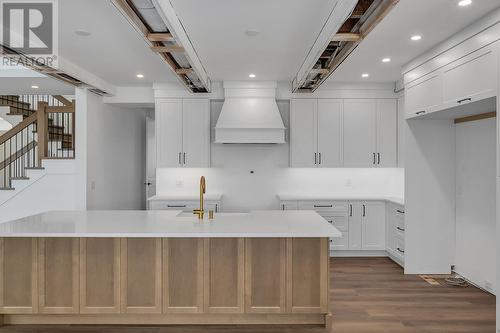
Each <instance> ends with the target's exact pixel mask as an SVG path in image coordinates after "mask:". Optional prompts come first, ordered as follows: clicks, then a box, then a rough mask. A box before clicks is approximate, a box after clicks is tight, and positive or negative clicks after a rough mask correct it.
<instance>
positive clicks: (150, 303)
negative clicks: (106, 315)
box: [120, 238, 162, 313]
mask: <svg viewBox="0 0 500 333" xmlns="http://www.w3.org/2000/svg"><path fill="white" fill-rule="evenodd" d="M161 256H162V254H161V239H160V238H122V239H121V249H120V257H121V265H120V269H121V280H120V286H121V295H120V301H121V312H122V313H161V292H162V288H161V283H162V281H161V274H162V273H161Z"/></svg>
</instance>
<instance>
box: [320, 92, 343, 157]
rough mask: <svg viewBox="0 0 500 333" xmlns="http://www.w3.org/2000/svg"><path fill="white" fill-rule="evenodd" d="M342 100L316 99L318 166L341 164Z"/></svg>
mask: <svg viewBox="0 0 500 333" xmlns="http://www.w3.org/2000/svg"><path fill="white" fill-rule="evenodd" d="M342 110H343V102H342V100H334V99H332V100H318V120H317V123H318V124H317V128H318V166H319V167H339V166H342V164H343V152H342V150H343V127H344V126H343V119H342V115H343V111H342Z"/></svg>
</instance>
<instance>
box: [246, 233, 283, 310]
mask: <svg viewBox="0 0 500 333" xmlns="http://www.w3.org/2000/svg"><path fill="white" fill-rule="evenodd" d="M245 274H246V278H245V303H246V305H245V308H246V312H248V313H279V312H284V311H285V304H286V303H285V300H286V289H285V287H286V284H285V281H286V276H285V275H286V238H247V239H245Z"/></svg>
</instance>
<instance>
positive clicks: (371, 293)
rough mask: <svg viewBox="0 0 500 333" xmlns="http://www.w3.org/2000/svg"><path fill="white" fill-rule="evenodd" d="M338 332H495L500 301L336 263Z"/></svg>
mask: <svg viewBox="0 0 500 333" xmlns="http://www.w3.org/2000/svg"><path fill="white" fill-rule="evenodd" d="M330 270H331V275H330V279H331V291H330V303H331V307H330V309H331V311H332V313H333V328H332V332H335V333H455V332H456V333H494V332H495V297H494V296H492V295H490V294H488V293H485V292H483V291H481V290H479V289H477V288H474V287H468V288H454V287H449V286H446V285H444V284H443V283H442V281H440V280H438V281H440V282H441V284H440V285H438V286H432V285H430V284H428V283H427V282H425V281H424V280H422V279H421V278H420V277H419V276H413V275H410V276H409V275H403V271H402V269H401V268H400V267H399V266H398V265H396V264H395V263H393V262H392V261H391V260H389V259H387V258H335V259H331V267H330ZM5 332H9V333H63V332H64V333H101V332H106V333H177V332H179V333H206V332H208V333H212V332H213V333H216V332H217V333H219V332H222V333H232V332H245V333H278V332H283V333H285V332H286V333H292V332H297V333H299V332H300V333H317V332H318V333H319V332H324V330H323V329H320V328H316V327H311V328H303V327H302V328H293V327H292V328H290V327H251V328H248V327H239V326H236V327H235V326H222V327H221V326H217V327H207V326H188V327H179V326H169V327H116V326H114V327H113V326H105V327H102V326H100V327H98V326H91V327H82V326H63V327H54V326H16V327H12V326H10V327H9V326H6V327H2V328H0V333H5Z"/></svg>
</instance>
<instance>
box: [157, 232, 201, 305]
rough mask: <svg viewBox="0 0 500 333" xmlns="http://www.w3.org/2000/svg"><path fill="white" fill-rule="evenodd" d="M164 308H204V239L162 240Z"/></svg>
mask: <svg viewBox="0 0 500 333" xmlns="http://www.w3.org/2000/svg"><path fill="white" fill-rule="evenodd" d="M163 281H164V283H163V288H164V290H163V310H164V312H166V313H201V312H203V239H202V238H168V239H164V240H163Z"/></svg>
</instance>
